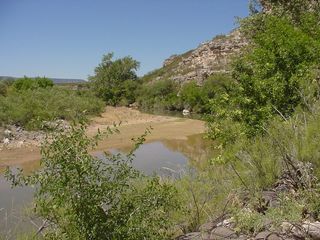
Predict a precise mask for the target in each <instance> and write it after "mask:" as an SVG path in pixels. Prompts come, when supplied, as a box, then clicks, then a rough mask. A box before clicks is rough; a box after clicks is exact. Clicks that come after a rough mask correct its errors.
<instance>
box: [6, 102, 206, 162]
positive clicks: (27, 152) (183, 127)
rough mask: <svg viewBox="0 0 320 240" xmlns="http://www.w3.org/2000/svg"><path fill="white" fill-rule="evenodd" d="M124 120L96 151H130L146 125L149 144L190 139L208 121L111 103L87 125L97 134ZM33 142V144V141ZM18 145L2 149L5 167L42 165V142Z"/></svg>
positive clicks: (90, 132) (32, 141)
mask: <svg viewBox="0 0 320 240" xmlns="http://www.w3.org/2000/svg"><path fill="white" fill-rule="evenodd" d="M119 122H121V125H120V126H119V128H118V129H119V131H120V133H119V134H113V135H111V136H109V137H108V138H106V139H103V140H102V141H100V142H99V144H98V146H97V148H96V149H95V150H94V151H93V153H95V152H99V151H107V150H109V149H119V150H123V151H127V150H129V149H130V148H131V146H132V145H133V142H132V140H131V139H132V138H136V137H139V136H141V135H142V134H143V133H144V132H145V130H146V128H148V127H152V129H153V130H152V131H151V134H149V135H148V136H147V138H146V143H149V142H154V141H161V140H162V141H164V140H187V139H188V137H189V136H192V135H195V134H201V133H204V132H205V123H204V122H203V121H201V120H195V119H188V118H179V117H171V116H161V115H152V114H148V113H142V112H140V111H138V110H135V109H131V108H126V107H110V106H107V107H106V109H105V111H104V112H103V113H102V114H101V116H98V117H93V118H92V119H91V121H90V124H89V126H88V128H87V134H88V135H89V136H93V135H94V134H95V133H97V131H98V129H99V130H100V131H103V130H106V129H107V128H108V127H110V126H113V124H114V123H116V124H117V123H119ZM30 142H31V144H30ZM30 142H26V143H25V144H23V145H22V146H19V147H18V148H11V149H6V148H3V149H1V150H0V168H1V166H20V167H23V168H25V167H26V166H27V165H29V164H32V165H36V164H39V160H40V148H39V142H37V141H34V140H31V141H30Z"/></svg>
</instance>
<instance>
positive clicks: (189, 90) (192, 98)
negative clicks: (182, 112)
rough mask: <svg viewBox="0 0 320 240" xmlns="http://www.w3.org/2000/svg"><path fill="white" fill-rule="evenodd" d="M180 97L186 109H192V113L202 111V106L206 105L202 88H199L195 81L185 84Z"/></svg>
mask: <svg viewBox="0 0 320 240" xmlns="http://www.w3.org/2000/svg"><path fill="white" fill-rule="evenodd" d="M179 96H180V98H181V100H182V102H183V103H184V108H186V109H190V110H192V111H194V110H197V109H201V106H203V104H204V103H203V99H202V97H203V96H202V91H201V87H200V86H198V85H197V83H196V82H195V81H191V82H189V83H186V84H184V85H183V86H182V87H181V90H180V92H179ZM198 111H199V110H198ZM195 112H197V111H195Z"/></svg>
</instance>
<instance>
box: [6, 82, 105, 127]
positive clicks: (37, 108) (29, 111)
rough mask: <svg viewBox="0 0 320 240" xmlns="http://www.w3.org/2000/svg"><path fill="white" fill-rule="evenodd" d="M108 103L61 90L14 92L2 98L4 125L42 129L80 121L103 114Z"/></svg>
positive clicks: (75, 92) (88, 93) (91, 96)
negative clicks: (47, 123) (58, 121)
mask: <svg viewBox="0 0 320 240" xmlns="http://www.w3.org/2000/svg"><path fill="white" fill-rule="evenodd" d="M103 107H104V104H103V102H102V101H101V100H99V99H98V98H96V97H95V96H94V95H93V94H91V93H90V92H88V91H79V92H77V91H72V90H67V89H63V88H59V87H53V88H38V89H33V90H31V89H29V90H24V91H19V92H17V91H11V92H10V93H9V94H8V95H7V96H6V97H3V96H0V123H1V124H18V125H21V126H24V127H26V128H28V129H39V128H41V125H42V123H43V121H52V120H56V119H66V120H72V121H78V120H79V119H81V118H86V116H88V115H96V114H99V113H100V112H102V111H103Z"/></svg>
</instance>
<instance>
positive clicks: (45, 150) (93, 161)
mask: <svg viewBox="0 0 320 240" xmlns="http://www.w3.org/2000/svg"><path fill="white" fill-rule="evenodd" d="M116 131H117V129H116V128H115V129H111V128H108V129H107V131H106V132H105V133H103V135H104V134H106V135H107V136H108V135H110V134H112V133H114V132H116ZM101 136H102V135H101V134H99V135H97V136H95V137H93V138H90V137H88V136H86V135H85V128H84V127H83V126H80V127H73V128H72V130H71V131H70V132H63V133H53V135H52V136H50V139H48V141H47V142H45V144H44V145H43V147H42V148H41V154H42V158H41V169H40V170H38V171H36V172H34V173H33V174H31V175H29V176H25V175H23V174H22V172H20V173H18V174H17V175H13V174H12V173H10V171H7V174H6V176H7V178H8V179H10V180H11V181H12V182H13V184H14V185H29V186H36V187H35V188H36V190H35V199H34V201H35V212H36V213H37V214H38V215H39V216H40V217H42V218H44V219H47V220H48V221H49V223H51V224H52V225H51V226H52V228H50V227H49V229H47V230H46V232H45V239H70V240H71V239H72V240H75V239H95V240H99V239H103V240H104V239H132V240H138V239H157V240H159V239H168V237H169V236H168V234H169V231H168V229H169V228H170V227H171V222H170V211H171V210H172V209H175V208H177V206H178V202H177V200H176V197H175V195H176V190H175V189H174V188H173V187H172V185H171V184H170V183H169V182H164V181H161V180H160V179H159V178H157V177H154V178H149V179H146V178H144V177H143V176H141V175H140V173H139V172H137V171H136V170H135V169H134V168H133V167H132V165H131V161H132V152H131V153H130V154H129V155H128V156H127V157H126V158H122V157H121V155H120V154H117V155H108V154H106V156H105V158H106V159H105V160H104V161H102V160H101V159H98V158H97V157H94V156H92V155H91V154H90V150H91V149H92V147H95V146H96V145H97V143H98V142H97V140H98V139H99V138H100V137H101ZM144 138H145V135H144V136H142V137H141V138H139V139H138V142H137V143H136V146H135V149H136V148H137V147H138V146H139V144H141V143H142V141H143V139H144ZM145 179H146V180H145Z"/></svg>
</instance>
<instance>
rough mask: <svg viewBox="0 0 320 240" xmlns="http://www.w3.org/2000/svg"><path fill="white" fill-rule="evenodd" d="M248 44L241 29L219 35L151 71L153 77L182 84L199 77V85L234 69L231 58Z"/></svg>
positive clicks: (148, 75) (151, 79)
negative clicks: (213, 76)
mask: <svg viewBox="0 0 320 240" xmlns="http://www.w3.org/2000/svg"><path fill="white" fill-rule="evenodd" d="M246 45H247V41H246V40H245V39H244V37H243V36H242V35H241V33H240V31H239V30H235V31H233V32H231V33H230V34H228V35H219V36H216V37H215V38H213V39H212V40H211V41H208V42H205V43H202V44H200V45H199V47H198V48H196V49H194V50H191V51H189V52H186V53H184V54H181V55H172V56H171V57H170V58H168V59H166V60H165V61H164V63H163V68H161V69H158V70H156V71H153V72H152V73H150V74H147V75H146V76H145V78H147V79H148V80H150V81H156V80H161V79H171V80H174V81H176V82H178V83H180V84H183V83H185V82H188V81H191V80H195V81H197V83H198V84H199V85H201V84H202V83H203V81H204V80H205V79H206V78H207V77H208V76H210V75H211V74H214V73H227V72H229V71H230V61H231V59H232V57H233V56H234V55H236V54H237V53H239V52H240V50H241V49H242V48H243V47H244V46H246Z"/></svg>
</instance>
